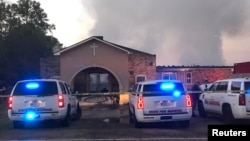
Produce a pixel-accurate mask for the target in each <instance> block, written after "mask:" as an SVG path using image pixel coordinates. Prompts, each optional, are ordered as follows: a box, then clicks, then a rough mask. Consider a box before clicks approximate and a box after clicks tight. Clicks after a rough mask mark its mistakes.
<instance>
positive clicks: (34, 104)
mask: <svg viewBox="0 0 250 141" xmlns="http://www.w3.org/2000/svg"><path fill="white" fill-rule="evenodd" d="M25 103H26V106H27V107H44V106H45V102H44V101H43V100H29V101H25Z"/></svg>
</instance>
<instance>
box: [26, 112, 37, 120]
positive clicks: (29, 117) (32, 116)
mask: <svg viewBox="0 0 250 141" xmlns="http://www.w3.org/2000/svg"><path fill="white" fill-rule="evenodd" d="M36 116H37V115H36V113H35V112H32V111H30V112H27V113H26V114H25V119H26V120H34V119H35V118H36Z"/></svg>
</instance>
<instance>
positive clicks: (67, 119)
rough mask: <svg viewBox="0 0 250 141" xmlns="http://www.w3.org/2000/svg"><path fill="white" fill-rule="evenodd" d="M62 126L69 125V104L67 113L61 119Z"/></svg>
mask: <svg viewBox="0 0 250 141" xmlns="http://www.w3.org/2000/svg"><path fill="white" fill-rule="evenodd" d="M61 125H62V127H69V126H70V106H68V110H67V114H66V116H65V118H64V119H63V120H62V121H61Z"/></svg>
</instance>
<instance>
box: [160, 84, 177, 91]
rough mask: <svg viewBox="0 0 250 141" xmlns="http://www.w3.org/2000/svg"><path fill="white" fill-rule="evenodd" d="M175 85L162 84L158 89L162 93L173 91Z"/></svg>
mask: <svg viewBox="0 0 250 141" xmlns="http://www.w3.org/2000/svg"><path fill="white" fill-rule="evenodd" d="M174 87H175V85H174V84H173V83H162V84H161V86H160V88H161V89H162V90H164V91H167V90H173V89H174Z"/></svg>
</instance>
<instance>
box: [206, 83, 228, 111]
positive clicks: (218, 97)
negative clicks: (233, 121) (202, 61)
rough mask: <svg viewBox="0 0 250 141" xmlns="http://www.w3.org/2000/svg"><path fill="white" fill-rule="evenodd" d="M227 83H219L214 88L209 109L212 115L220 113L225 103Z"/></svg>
mask: <svg viewBox="0 0 250 141" xmlns="http://www.w3.org/2000/svg"><path fill="white" fill-rule="evenodd" d="M228 83H229V82H228V81H221V82H219V84H218V86H217V87H216V92H214V93H213V96H212V100H211V101H210V107H211V110H212V111H213V112H214V113H218V114H221V113H222V104H223V102H224V101H225V102H227V101H226V100H227V94H228Z"/></svg>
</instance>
